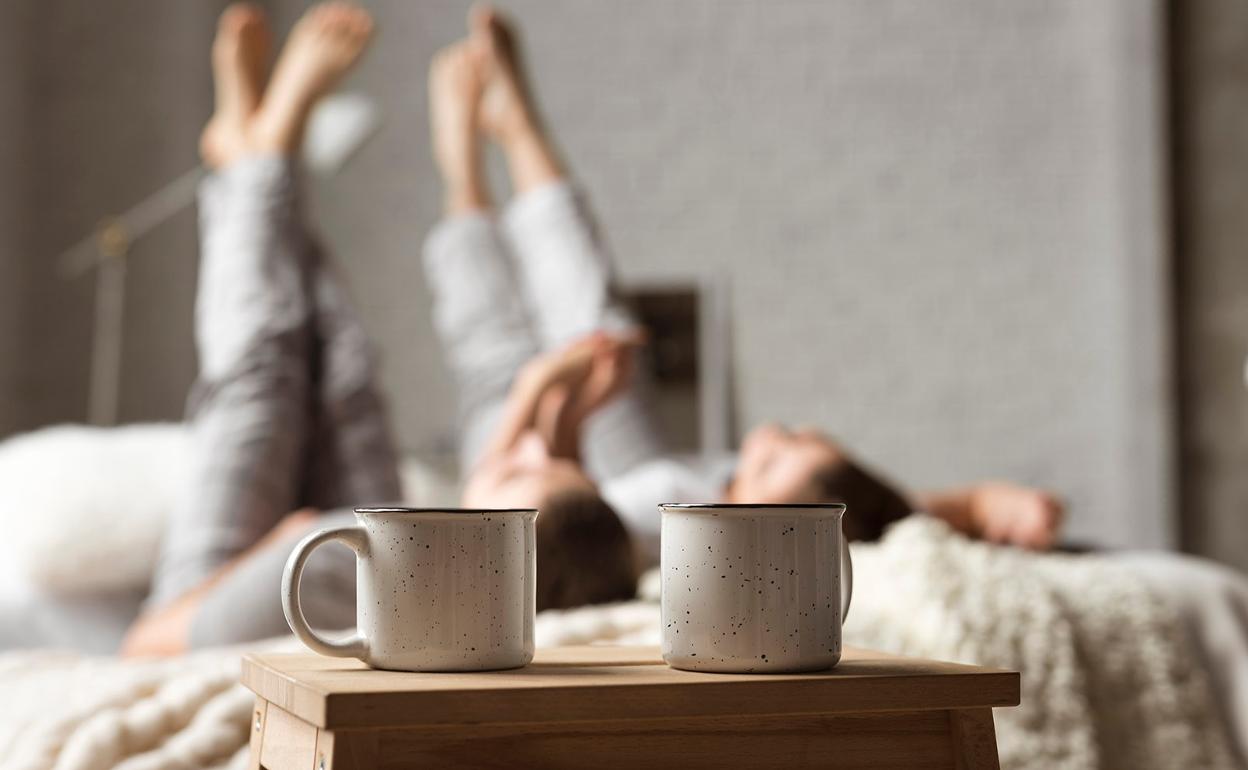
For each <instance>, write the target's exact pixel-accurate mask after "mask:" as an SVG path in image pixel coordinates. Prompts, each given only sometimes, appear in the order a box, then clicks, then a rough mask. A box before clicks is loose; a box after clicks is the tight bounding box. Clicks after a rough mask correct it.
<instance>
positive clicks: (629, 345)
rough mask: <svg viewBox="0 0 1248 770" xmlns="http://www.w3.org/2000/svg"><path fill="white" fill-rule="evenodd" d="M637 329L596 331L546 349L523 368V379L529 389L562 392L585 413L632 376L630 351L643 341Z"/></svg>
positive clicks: (603, 402) (627, 381)
mask: <svg viewBox="0 0 1248 770" xmlns="http://www.w3.org/2000/svg"><path fill="white" fill-rule="evenodd" d="M644 341H645V337H644V334H643V333H642V332H641V331H639V330H635V331H628V332H624V333H619V334H615V333H608V332H595V333H593V334H590V335H588V336H585V337H582V338H580V339H578V340H575V341H573V342H571V343H569V344H568V345H566V346H564V347H562V348H560V349H558V350H555V351H551V352H549V353H544V354H542V355H540V356H538V357H536V358H534V359H533V360H532V361H530V362H529V363H528V364H527V365H526V366H525V368H524V372H523V373H522V377H523V379H524V380H525V381H526V383H527V385H528V387H529V388H530V389H531V390H532V392H534V393H537V394H539V397H540V395H541V394H545V393H546V392H548V391H558V392H562V393H563V394H564V396H563V400H565V401H566V402H567V404H568V406H572V405H573V404H575V406H576V408H577V411H579V412H582V413H583V414H584V415H588V414H590V413H592V412H594V411H595V410H597V409H598V408H600V407H601V406H603V405H604V404H606V403H607V402H608V401H610V400H611V399H612V398H614V397H615V396H617V395H619V393H620V392H621V391H623V390H624V389H625V388H626V387H628V384H629V382H631V380H632V374H633V365H632V364H633V352H634V351H635V350H636V349H637V348H638V347H640V346H641V345H642V344H644Z"/></svg>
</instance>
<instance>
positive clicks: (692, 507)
mask: <svg viewBox="0 0 1248 770" xmlns="http://www.w3.org/2000/svg"><path fill="white" fill-rule="evenodd" d="M669 508H675V509H677V510H681V511H712V510H725V509H727V510H735V511H741V510H764V511H766V510H772V511H774V510H790V509H793V508H798V509H801V510H821V511H839V512H840V513H844V512H845V510H846V506H845V503H659V509H660V510H662V511H664V512H666V511H667V509H669Z"/></svg>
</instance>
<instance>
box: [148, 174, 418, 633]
mask: <svg viewBox="0 0 1248 770" xmlns="http://www.w3.org/2000/svg"><path fill="white" fill-rule="evenodd" d="M200 216H201V237H202V249H201V252H202V253H201V266H200V278H199V289H198V299H197V304H196V308H195V340H196V345H197V348H198V352H199V359H200V377H199V380H198V382H197V383H196V385H195V387H194V390H193V392H192V395H191V398H190V405H189V424H190V430H191V434H192V439H191V440H192V442H193V452H192V455H193V465H192V468H191V475H190V481H189V488H188V489H187V491H186V494H185V495H184V496H183V497H182V498H181V500H180V501H179V505H178V507H177V508H176V510H175V511H174V512H173V518H172V521H171V522H170V526H169V529H168V534H167V535H166V538H165V542H164V543H163V544H162V553H161V557H160V561H159V564H158V567H157V572H156V575H155V578H154V581H153V587H152V593H151V596H150V598H149V604H151V605H160V604H163V603H166V602H168V601H170V600H172V599H175V598H177V597H178V596H180V595H182V594H183V593H185V592H187V591H188V590H190V589H192V588H194V587H195V586H197V585H199V584H200V583H202V582H203V581H204V580H206V579H207V578H208V577H210V576H211V575H212V574H213V573H214V572H215V571H216V570H218V569H219V568H220V567H221V566H222V565H223V564H225V563H226V562H227V561H229V560H231V559H233V558H234V557H236V556H238V555H239V554H240V553H242V552H243V551H244V550H246V549H247V548H249V547H251V546H252V545H253V544H254V543H255V542H256V541H257V540H259V539H260V538H261V537H262V536H263V535H264V534H265V533H267V532H268V531H269V530H270V529H271V528H272V527H273V526H274V525H275V524H277V523H278V521H280V520H281V519H282V517H284V516H285V515H286V514H288V513H290V512H292V511H294V510H297V509H299V508H304V507H314V508H319V509H321V510H331V509H334V508H341V507H343V506H348V505H359V504H367V503H378V502H385V501H393V500H397V499H398V498H399V497H400V488H399V476H398V463H397V455H396V453H395V449H394V444H393V441H392V439H391V435H390V432H389V426H388V423H387V420H386V416H385V408H384V405H383V403H382V399H381V397H380V395H379V393H378V391H377V389H376V387H375V384H374V372H375V366H374V354H373V351H372V349H371V346H370V344H369V341H368V339H367V337H366V335H365V333H364V331H363V329H362V327H361V326H360V323H359V320H358V319H357V317H356V316H355V314H354V312H353V311H352V309H351V307H350V305H349V303H348V301H347V297H346V295H345V293H344V291H343V289H342V287H341V285H340V284H339V282H338V280H337V278H336V277H335V275H334V272H333V267H332V265H331V264H330V263H329V262H328V261H327V259H326V257H325V254H324V253H323V251H322V250H321V248H320V246H319V244H318V242H317V241H316V239H315V238H314V237H313V236H312V235H311V234H310V233H309V232H308V230H307V229H306V227H305V226H304V223H303V222H302V220H301V218H300V204H299V196H298V185H297V180H296V179H295V171H294V169H293V168H292V166H291V164H290V163H289V162H287V161H286V160H284V159H282V158H279V157H267V156H266V157H253V158H249V159H246V160H244V161H241V162H239V163H236V164H235V165H233V166H231V167H230V168H229V169H226V170H225V171H223V172H221V173H219V174H217V175H215V176H214V177H212V178H210V179H208V180H206V181H205V183H204V185H203V187H202V189H201V193H200ZM344 519H346V520H349V519H350V514H349V512H339V513H336V514H327V515H326V516H324V517H322V518H321V521H320V522H318V524H317V526H324V525H327V524H331V523H336V522H337V521H340V520H344ZM295 540H297V538H294V539H292V540H291V541H289V542H286V543H280V544H277V545H275V546H274V547H272V548H269V549H267V550H266V551H264V552H262V553H259V554H256V555H255V557H254V558H250V559H248V560H246V561H245V562H244V563H243V564H242V565H241V566H240V567H239V568H238V569H236V570H234V571H233V572H231V573H230V574H229V575H228V576H226V577H225V578H224V579H223V580H222V581H221V582H219V583H218V584H216V585H215V586H214V587H213V588H212V589H211V591H210V592H209V594H208V596H207V597H206V599H205V600H204V602H203V604H202V605H201V609H200V610H199V613H198V615H197V617H196V619H195V621H194V623H193V626H192V631H191V641H192V644H193V645H206V644H221V643H230V642H236V641H243V640H247V639H255V638H259V637H263V636H269V635H276V634H280V633H283V632H284V631H285V630H286V629H285V621H284V619H283V616H282V611H281V606H280V602H279V598H278V590H277V587H278V585H279V584H280V575H281V570H282V567H283V565H284V563H285V560H286V556H287V555H288V554H289V552H290V550H291V548H292V547H293V545H294V542H295ZM321 551H323V552H324V553H323V554H322V553H321V552H318V553H317V554H316V555H315V556H314V561H313V562H310V563H309V571H308V572H307V573H305V578H304V581H305V589H304V596H305V597H307V598H306V599H305V604H306V605H308V613H309V616H310V617H311V618H312V619H313V620H314V621H316V622H318V623H319V624H321V625H324V626H328V627H339V628H341V627H344V626H350V625H352V624H353V622H354V582H355V572H354V567H353V564H352V562H351V555H350V552H349V551H347V550H346V549H339V550H336V551H335V550H331V549H321ZM309 602H310V604H309Z"/></svg>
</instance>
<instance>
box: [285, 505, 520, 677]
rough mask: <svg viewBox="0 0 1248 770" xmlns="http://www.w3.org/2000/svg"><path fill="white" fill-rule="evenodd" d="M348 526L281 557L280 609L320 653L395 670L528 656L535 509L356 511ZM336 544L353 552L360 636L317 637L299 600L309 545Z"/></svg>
mask: <svg viewBox="0 0 1248 770" xmlns="http://www.w3.org/2000/svg"><path fill="white" fill-rule="evenodd" d="M355 518H356V520H357V521H358V522H359V524H358V525H356V526H353V527H335V528H332V529H322V530H320V531H319V532H314V533H312V534H311V535H308V536H307V537H306V538H304V539H303V540H302V541H301V542H300V543H299V544H298V545H297V546H295V550H294V552H293V553H291V555H290V560H289V561H288V562H286V571H285V573H284V574H283V576H282V607H283V609H284V610H285V612H286V621H287V622H288V623H290V628H291V630H292V631H294V632H295V636H297V637H299V639H300V641H302V642H303V643H304V644H306V645H307V646H308V647H309V648H310V649H312V650H313V651H315V652H319V653H320V654H322V655H332V656H336V657H346V658H359V659H360V660H362V661H364V662H365V663H367V664H368V665H369V666H372V667H373V668H384V669H392V670H397V671H490V670H496V669H503V668H518V667H520V666H524V665H527V664H528V663H529V661H531V660H533V618H534V614H535V607H536V602H537V593H536V592H537V583H536V576H537V559H536V549H535V548H534V533H535V529H534V522H535V520H536V519H537V511H535V510H532V509H520V508H517V509H490V510H485V509H455V508H357V509H356V510H355ZM330 540H340V541H342V542H343V543H346V544H347V545H348V546H350V547H351V549H352V550H353V551H355V556H356V569H355V574H356V622H357V633H356V634H354V635H352V636H350V637H348V638H346V639H343V640H341V641H331V640H328V639H325V638H324V637H321V636H319V635H318V634H317V633H316V632H315V631H313V630H312V628H311V627H310V626H309V625H308V622H307V620H306V619H305V618H304V616H303V610H302V608H300V606H299V578H300V576H301V574H302V573H303V567H304V564H305V563H306V562H307V559H308V556H309V555H310V554H311V553H312V549H314V548H316V547H317V546H318V545H321V544H322V543H325V542H328V541H330Z"/></svg>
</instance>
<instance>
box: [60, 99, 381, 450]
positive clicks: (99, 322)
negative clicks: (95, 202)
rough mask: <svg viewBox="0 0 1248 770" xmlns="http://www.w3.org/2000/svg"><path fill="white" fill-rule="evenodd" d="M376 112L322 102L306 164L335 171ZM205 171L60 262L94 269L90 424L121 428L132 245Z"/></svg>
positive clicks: (115, 221) (371, 128) (373, 126)
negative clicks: (124, 348) (127, 287)
mask: <svg viewBox="0 0 1248 770" xmlns="http://www.w3.org/2000/svg"><path fill="white" fill-rule="evenodd" d="M379 124H380V117H379V113H378V110H377V108H376V106H375V105H374V104H373V102H372V101H371V100H369V99H368V98H367V97H364V96H362V95H360V94H337V95H335V96H331V97H329V98H327V99H325V100H323V101H322V102H321V103H320V104H319V105H318V106H317V108H316V109H315V110H314V111H313V113H312V116H311V118H310V119H309V122H308V129H307V134H306V137H305V139H304V146H303V162H304V164H305V165H306V166H307V167H308V169H309V170H311V171H312V172H313V173H315V174H317V175H320V176H330V175H333V174H335V173H337V172H338V171H339V170H340V169H341V168H342V167H343V166H344V165H345V164H346V163H347V162H348V161H349V160H350V159H351V158H352V157H353V156H354V154H355V152H356V151H357V150H358V149H359V148H360V147H362V146H363V145H364V143H365V142H367V141H368V139H369V138H370V137H371V136H372V135H373V134H374V133H376V130H377V127H378V126H379ZM205 173H206V172H205V171H204V169H202V168H198V167H197V168H194V169H191V170H189V171H187V172H185V173H184V174H182V175H181V176H179V177H177V178H176V179H174V180H173V181H171V182H169V183H168V184H167V185H165V186H164V187H162V188H160V189H159V190H157V191H156V192H155V193H153V194H152V195H150V196H148V197H147V198H146V199H144V200H143V201H141V202H140V203H138V204H136V205H135V206H133V207H131V208H130V209H129V210H128V211H126V212H125V213H123V214H119V215H116V216H110V217H106V218H104V219H103V220H101V222H100V224H99V226H98V227H96V229H95V231H94V232H93V233H91V234H90V235H88V236H87V237H85V238H83V239H82V240H81V241H79V242H78V243H77V244H75V245H74V246H71V247H70V248H69V249H67V250H66V251H65V252H64V253H63V254H61V256H60V258H59V260H58V266H59V269H60V272H61V274H62V275H63V276H64V277H65V278H67V279H77V278H80V277H81V276H83V275H85V274H87V273H89V272H91V271H92V270H94V271H95V317H94V322H93V326H92V336H91V368H90V383H89V387H88V390H87V420H88V421H89V422H90V423H91V424H92V425H115V424H116V423H117V416H118V409H119V407H120V403H121V358H122V349H123V344H124V337H125V325H124V324H125V306H126V269H127V266H128V262H129V258H130V248H131V246H132V245H133V244H134V243H135V242H136V241H137V240H139V239H140V238H142V237H144V236H145V235H147V234H148V233H150V232H151V231H152V230H155V229H156V228H157V227H158V226H160V225H161V224H162V223H164V222H166V221H168V220H169V219H171V218H172V217H173V216H174V215H175V214H177V213H178V212H179V211H181V210H182V209H184V208H186V207H187V206H189V205H190V204H191V203H192V202H194V200H195V190H196V187H197V186H198V184H199V181H200V180H201V179H202V178H203V176H204V174H205Z"/></svg>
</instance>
